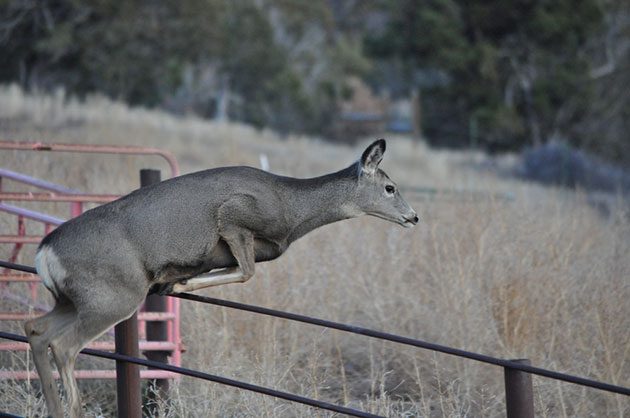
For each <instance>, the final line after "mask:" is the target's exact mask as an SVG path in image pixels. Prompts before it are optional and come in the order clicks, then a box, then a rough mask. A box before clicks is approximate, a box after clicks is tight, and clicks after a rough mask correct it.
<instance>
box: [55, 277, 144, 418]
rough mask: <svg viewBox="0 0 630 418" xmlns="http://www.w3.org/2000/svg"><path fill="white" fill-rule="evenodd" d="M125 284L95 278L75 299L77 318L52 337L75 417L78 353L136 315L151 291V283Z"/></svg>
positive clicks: (78, 401)
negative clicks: (139, 284)
mask: <svg viewBox="0 0 630 418" xmlns="http://www.w3.org/2000/svg"><path fill="white" fill-rule="evenodd" d="M129 282H132V283H133V282H135V283H138V282H137V281H134V280H130V281H129ZM129 282H127V283H129ZM122 283H125V281H124V280H120V281H114V283H111V282H110V283H109V284H108V283H107V281H95V282H93V285H92V286H91V287H90V288H83V289H82V292H81V297H80V298H76V300H75V302H74V308H75V310H76V315H75V316H74V320H73V321H72V322H71V323H70V324H68V325H67V326H66V327H65V328H64V329H63V330H62V331H61V332H59V333H56V334H55V335H54V336H53V337H52V338H51V341H50V348H51V351H52V353H53V357H54V359H55V363H56V364H57V369H58V370H59V374H60V375H61V379H62V381H63V385H64V388H65V389H66V395H67V398H68V406H69V412H70V417H72V418H75V417H80V416H82V411H81V396H80V392H79V388H78V386H77V382H76V380H75V378H74V376H73V372H74V366H75V362H76V358H77V355H78V354H79V352H80V351H81V350H82V349H83V348H84V347H85V346H86V345H88V344H89V343H90V342H91V341H93V340H95V339H96V338H98V337H99V336H101V335H102V334H103V333H105V332H106V331H107V330H108V329H110V328H111V327H112V326H114V325H115V324H117V323H119V322H120V321H122V320H124V319H127V318H129V317H130V316H131V315H133V313H134V312H135V311H136V309H137V308H138V306H139V305H140V303H142V300H143V299H144V296H145V295H146V292H147V290H148V285H147V286H138V287H135V286H129V285H127V286H125V285H121V284H122ZM99 285H100V286H99Z"/></svg>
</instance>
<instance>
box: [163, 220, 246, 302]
mask: <svg viewBox="0 0 630 418" xmlns="http://www.w3.org/2000/svg"><path fill="white" fill-rule="evenodd" d="M221 237H222V238H223V239H224V240H225V242H226V243H227V244H228V246H229V247H230V251H231V252H232V255H233V256H234V258H236V261H237V262H238V267H234V268H227V269H222V270H218V271H213V272H211V273H210V274H206V275H204V276H200V277H194V278H192V279H188V280H186V281H185V282H180V283H176V284H175V285H174V286H173V293H182V292H193V291H195V290H199V289H203V288H204V287H210V286H219V285H222V284H228V283H244V282H246V281H247V280H249V279H250V278H251V277H252V276H253V275H254V271H255V265H254V263H255V255H254V235H253V234H252V233H251V232H250V231H247V230H243V229H240V228H230V229H228V230H226V231H224V232H223V233H222V234H221Z"/></svg>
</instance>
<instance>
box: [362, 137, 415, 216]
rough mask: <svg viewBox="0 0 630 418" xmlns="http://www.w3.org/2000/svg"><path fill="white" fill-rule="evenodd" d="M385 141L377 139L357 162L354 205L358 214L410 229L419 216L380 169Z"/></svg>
mask: <svg viewBox="0 0 630 418" xmlns="http://www.w3.org/2000/svg"><path fill="white" fill-rule="evenodd" d="M383 154H385V140H384V139H379V140H378V141H375V142H373V143H372V144H371V145H370V146H369V147H367V148H366V149H365V151H364V152H363V155H361V159H360V160H359V162H358V177H359V178H358V187H357V201H356V204H357V205H358V207H359V209H360V210H361V212H363V213H365V214H367V215H372V216H376V217H379V218H383V219H385V220H388V221H390V222H394V223H397V224H400V225H402V226H404V227H406V228H410V227H412V226H414V225H415V224H417V223H418V214H417V213H416V211H414V210H413V209H412V208H411V206H410V205H409V203H407V202H406V201H405V199H403V198H402V196H401V195H400V192H399V190H398V186H397V185H396V183H394V182H393V181H392V180H391V179H390V178H389V176H388V175H387V174H385V172H384V171H383V170H381V169H380V168H378V166H379V164H380V163H381V161H382V160H383Z"/></svg>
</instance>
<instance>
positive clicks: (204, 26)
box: [0, 0, 367, 132]
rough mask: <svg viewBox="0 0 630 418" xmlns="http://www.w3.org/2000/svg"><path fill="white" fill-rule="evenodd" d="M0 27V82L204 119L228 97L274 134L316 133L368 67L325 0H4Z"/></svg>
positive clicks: (236, 112) (240, 113) (237, 112)
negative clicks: (342, 91)
mask: <svg viewBox="0 0 630 418" xmlns="http://www.w3.org/2000/svg"><path fill="white" fill-rule="evenodd" d="M0 23H2V25H0V47H2V49H3V54H0V55H1V56H0V64H2V65H0V67H2V68H0V81H5V82H6V81H14V80H16V79H17V80H19V81H20V82H21V84H22V85H23V86H25V87H37V88H49V87H54V86H56V85H60V84H61V85H64V86H66V87H67V88H68V89H69V90H70V91H71V92H73V93H75V94H85V93H89V92H94V91H98V92H102V93H105V94H107V95H109V96H111V97H114V98H117V99H122V100H125V101H127V102H130V103H133V104H143V105H149V106H154V105H163V104H165V103H171V107H172V108H175V109H174V110H179V111H188V110H193V111H196V112H198V113H200V114H203V115H208V114H212V113H213V111H208V109H216V108H217V103H215V102H213V101H216V100H218V99H217V97H218V96H220V95H221V94H224V95H226V94H227V95H228V96H229V97H230V100H231V101H230V102H229V105H228V107H227V112H228V115H229V116H230V117H233V118H237V119H240V120H244V121H246V122H249V123H253V124H255V125H257V126H271V127H272V128H275V129H278V130H280V131H284V132H286V131H291V130H293V131H297V130H300V131H304V130H305V131H311V132H315V131H321V127H322V126H326V125H327V124H328V123H327V122H328V121H329V120H330V117H331V115H332V111H331V108H332V107H334V103H335V99H336V91H337V90H338V87H337V86H339V85H341V84H342V83H343V80H344V79H345V77H346V76H347V75H348V74H352V73H357V72H361V71H362V72H365V71H366V68H367V67H366V61H365V60H364V59H363V58H362V56H361V53H360V44H359V43H356V42H354V43H353V42H350V41H348V40H347V39H345V37H344V36H343V35H338V36H334V37H333V36H332V34H333V33H334V26H335V21H334V19H333V16H332V13H331V10H330V7H329V5H328V2H327V1H324V0H319V1H300V2H295V1H284V0H281V1H280V0H279V1H255V0H239V1H231V0H181V1H177V2H175V1H167V2H157V3H156V2H154V1H150V0H129V1H124V2H120V1H114V0H97V1H86V0H83V1H82V0H49V1H38V2H23V1H21V0H5V1H3V2H2V3H0ZM304 45H309V47H308V48H304V47H303V46H304ZM317 67H319V68H318V70H317V73H314V70H313V69H314V68H317ZM187 77H188V78H187ZM204 77H205V79H204ZM208 80H210V81H208ZM322 85H328V86H331V87H332V90H331V89H328V90H326V89H322V90H319V87H320V86H322ZM198 90H205V91H206V93H205V94H200V93H199V91H198ZM331 91H332V94H331ZM181 96H184V97H183V98H182V97H181ZM226 97H227V96H226ZM174 98H177V100H180V102H177V100H175V99H174ZM172 103H175V105H173V104H172Z"/></svg>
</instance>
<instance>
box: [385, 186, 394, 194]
mask: <svg viewBox="0 0 630 418" xmlns="http://www.w3.org/2000/svg"><path fill="white" fill-rule="evenodd" d="M385 191H386V192H387V193H389V194H394V192H395V191H396V188H395V187H394V186H392V185H391V184H388V185H387V186H385Z"/></svg>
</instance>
